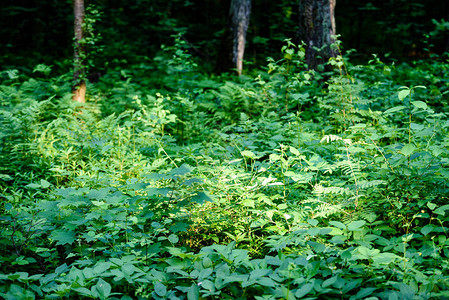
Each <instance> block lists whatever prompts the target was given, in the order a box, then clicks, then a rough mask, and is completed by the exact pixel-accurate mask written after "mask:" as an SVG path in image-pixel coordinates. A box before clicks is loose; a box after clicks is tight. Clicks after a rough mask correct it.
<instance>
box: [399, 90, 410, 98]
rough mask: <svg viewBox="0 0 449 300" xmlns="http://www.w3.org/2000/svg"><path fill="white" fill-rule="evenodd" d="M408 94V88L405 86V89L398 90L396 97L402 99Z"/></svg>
mask: <svg viewBox="0 0 449 300" xmlns="http://www.w3.org/2000/svg"><path fill="white" fill-rule="evenodd" d="M408 95H410V89H409V88H406V89H403V90H400V91H399V93H398V98H399V100H401V101H402V100H404V99H405V98H406V97H407V96H408Z"/></svg>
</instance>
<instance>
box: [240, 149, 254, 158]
mask: <svg viewBox="0 0 449 300" xmlns="http://www.w3.org/2000/svg"><path fill="white" fill-rule="evenodd" d="M241 154H242V155H243V156H244V157H248V158H251V159H256V158H257V156H256V154H254V153H253V152H251V151H249V150H244V151H242V152H241Z"/></svg>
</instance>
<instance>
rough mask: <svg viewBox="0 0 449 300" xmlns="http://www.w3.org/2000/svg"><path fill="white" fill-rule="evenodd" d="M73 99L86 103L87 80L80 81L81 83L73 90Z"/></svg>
mask: <svg viewBox="0 0 449 300" xmlns="http://www.w3.org/2000/svg"><path fill="white" fill-rule="evenodd" d="M72 99H73V101H77V102H79V103H86V82H82V83H80V85H79V86H77V87H76V88H75V89H74V90H73V96H72Z"/></svg>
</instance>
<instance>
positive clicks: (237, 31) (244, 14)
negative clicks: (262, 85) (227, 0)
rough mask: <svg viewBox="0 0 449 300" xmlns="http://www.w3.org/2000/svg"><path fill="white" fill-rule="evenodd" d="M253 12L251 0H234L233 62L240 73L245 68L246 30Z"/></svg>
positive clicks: (232, 29) (232, 4)
mask: <svg viewBox="0 0 449 300" xmlns="http://www.w3.org/2000/svg"><path fill="white" fill-rule="evenodd" d="M250 14H251V0H232V1H231V9H230V20H231V32H232V34H233V47H232V63H233V65H234V66H235V68H236V69H237V73H238V75H241V74H242V70H243V55H244V53H245V43H246V32H247V30H248V25H249V18H250Z"/></svg>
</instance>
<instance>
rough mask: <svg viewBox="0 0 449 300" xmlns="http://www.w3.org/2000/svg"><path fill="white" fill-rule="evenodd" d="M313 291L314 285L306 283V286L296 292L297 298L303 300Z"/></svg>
mask: <svg viewBox="0 0 449 300" xmlns="http://www.w3.org/2000/svg"><path fill="white" fill-rule="evenodd" d="M312 290H313V284H312V283H306V284H304V285H303V286H302V287H301V288H299V289H298V290H297V291H296V293H295V296H296V297H297V298H299V299H301V298H302V297H304V296H305V295H307V294H308V293H310V292H311V291H312Z"/></svg>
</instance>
